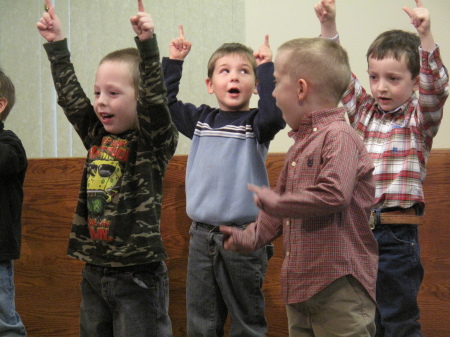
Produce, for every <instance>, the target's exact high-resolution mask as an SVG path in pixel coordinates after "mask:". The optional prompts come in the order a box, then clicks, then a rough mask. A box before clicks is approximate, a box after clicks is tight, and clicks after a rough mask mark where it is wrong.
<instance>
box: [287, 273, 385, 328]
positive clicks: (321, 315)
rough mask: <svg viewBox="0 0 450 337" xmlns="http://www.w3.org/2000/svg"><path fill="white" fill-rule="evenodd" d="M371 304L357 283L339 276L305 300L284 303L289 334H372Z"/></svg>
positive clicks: (353, 279)
mask: <svg viewBox="0 0 450 337" xmlns="http://www.w3.org/2000/svg"><path fill="white" fill-rule="evenodd" d="M375 308H376V305H375V303H374V301H373V300H372V298H371V297H370V296H369V294H368V293H367V291H366V290H365V289H364V287H363V286H362V285H361V283H359V282H358V281H357V280H356V279H355V278H354V277H353V276H351V275H347V276H344V277H341V278H339V279H337V280H335V281H334V282H332V283H331V284H330V285H328V286H327V287H326V288H325V289H324V290H322V291H321V292H319V293H317V294H316V295H314V296H313V297H311V298H310V299H309V300H307V301H306V302H302V303H294V304H289V305H287V306H286V312H287V317H288V325H289V337H343V336H345V337H373V336H375V322H374V318H375Z"/></svg>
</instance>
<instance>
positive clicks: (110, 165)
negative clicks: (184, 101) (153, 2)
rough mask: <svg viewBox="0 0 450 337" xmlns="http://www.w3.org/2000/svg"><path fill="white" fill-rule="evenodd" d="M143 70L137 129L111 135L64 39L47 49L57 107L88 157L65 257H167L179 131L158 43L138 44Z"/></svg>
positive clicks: (110, 260) (102, 260)
mask: <svg viewBox="0 0 450 337" xmlns="http://www.w3.org/2000/svg"><path fill="white" fill-rule="evenodd" d="M135 41H136V45H137V47H138V50H139V54H140V56H141V58H142V62H141V64H140V73H141V78H140V83H139V98H138V104H137V113H138V124H139V127H138V128H137V129H136V130H129V131H127V132H124V133H122V134H120V135H113V134H109V133H107V132H106V130H105V129H104V128H103V125H102V123H101V122H100V121H99V119H98V118H97V116H96V115H95V112H94V108H93V106H92V104H91V102H90V100H89V99H88V97H87V96H86V94H85V93H84V91H83V89H82V88H81V86H80V84H79V82H78V80H77V77H76V75H75V70H74V67H73V65H72V63H71V61H70V52H69V50H68V48H67V40H63V41H57V42H52V43H47V44H45V45H44V48H45V50H46V51H47V55H48V58H49V60H50V62H51V70H52V76H53V80H54V84H55V88H56V92H57V95H58V104H59V105H60V106H61V107H62V108H63V110H64V113H65V114H66V116H67V118H68V119H69V121H70V123H72V125H73V126H74V128H75V130H76V131H77V133H78V135H79V136H80V137H81V140H82V142H83V144H84V146H85V147H86V149H87V150H88V155H87V159H86V163H85V166H84V170H83V175H82V180H81V187H80V193H79V199H78V204H77V208H76V211H75V216H74V220H73V224H72V231H71V234H70V239H69V248H68V255H69V256H72V257H74V258H77V259H80V260H82V261H85V262H89V263H93V264H96V265H101V266H110V267H121V266H130V265H136V264H143V263H149V262H155V261H161V260H164V259H166V258H167V253H166V251H165V248H164V245H163V242H162V239H161V234H160V218H161V201H162V190H163V177H164V173H165V170H166V168H167V164H168V162H169V160H170V158H171V157H172V156H173V154H174V152H175V149H176V145H177V141H178V132H177V129H176V127H175V125H174V124H173V123H172V120H171V117H170V113H169V110H168V108H167V100H166V88H165V85H164V82H163V77H162V72H161V64H160V60H159V50H158V45H157V42H156V37H153V38H152V39H149V40H147V41H143V42H141V41H139V39H137V38H135Z"/></svg>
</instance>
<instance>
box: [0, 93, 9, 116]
mask: <svg viewBox="0 0 450 337" xmlns="http://www.w3.org/2000/svg"><path fill="white" fill-rule="evenodd" d="M7 105H8V101H7V100H6V99H5V98H0V114H1V113H2V112H3V110H5V108H6V106H7ZM0 120H1V118H0Z"/></svg>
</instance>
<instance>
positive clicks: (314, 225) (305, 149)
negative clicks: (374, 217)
mask: <svg viewBox="0 0 450 337" xmlns="http://www.w3.org/2000/svg"><path fill="white" fill-rule="evenodd" d="M344 114H345V109H344V108H336V109H331V110H325V111H316V112H313V113H312V114H309V115H308V116H305V117H304V118H303V120H302V125H301V126H300V128H299V130H298V131H297V132H291V133H290V136H291V137H292V138H294V140H295V143H294V145H293V146H292V147H291V148H290V149H289V151H288V153H287V158H286V162H285V165H284V168H283V169H282V171H281V173H280V177H279V180H278V183H277V187H276V190H275V191H276V192H277V193H278V194H280V198H279V200H278V202H277V204H276V206H275V209H276V210H278V211H279V213H280V214H292V215H291V217H289V218H286V217H284V218H277V217H274V216H270V215H268V214H267V213H265V212H264V211H261V212H260V213H259V215H258V218H257V221H256V223H253V224H251V225H249V226H248V227H247V229H246V230H244V231H242V230H239V229H236V228H234V229H233V230H234V231H233V238H234V240H235V243H236V244H237V245H238V247H240V248H241V249H244V250H253V249H257V248H259V247H263V246H264V245H266V244H267V243H269V242H271V241H273V240H275V239H276V238H277V237H278V236H280V235H281V234H283V246H284V255H285V258H284V262H283V266H282V270H281V284H282V291H283V301H284V302H285V304H290V303H299V302H304V301H306V300H308V299H309V298H310V297H311V296H313V295H314V294H316V293H317V292H319V291H321V290H323V289H324V288H325V287H326V286H327V285H329V284H330V283H331V282H333V281H334V280H336V279H337V278H339V277H342V276H345V275H349V274H351V275H353V276H354V277H355V278H356V279H357V280H359V281H360V282H361V284H362V285H363V286H364V287H365V288H366V289H367V291H368V293H369V294H370V295H371V296H372V298H373V299H374V300H375V282H376V275H377V265H378V247H377V243H376V241H375V238H374V236H373V234H372V231H371V229H370V228H369V225H368V219H369V213H370V210H371V207H372V202H373V195H374V192H375V186H374V181H373V176H372V171H373V163H372V161H371V159H370V157H369V155H368V154H367V151H366V149H365V147H364V144H363V142H362V140H361V139H360V137H358V135H357V133H356V132H355V131H354V130H353V129H352V128H351V126H350V125H348V123H346V121H345V118H344Z"/></svg>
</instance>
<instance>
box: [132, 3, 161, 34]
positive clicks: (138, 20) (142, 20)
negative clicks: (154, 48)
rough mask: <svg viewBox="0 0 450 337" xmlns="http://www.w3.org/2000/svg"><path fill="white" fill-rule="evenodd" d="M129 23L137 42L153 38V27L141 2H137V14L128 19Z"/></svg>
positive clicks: (151, 20)
mask: <svg viewBox="0 0 450 337" xmlns="http://www.w3.org/2000/svg"><path fill="white" fill-rule="evenodd" d="M130 22H131V27H133V30H134V32H135V33H136V35H137V36H138V38H139V40H141V41H145V40H148V39H151V38H152V37H153V33H154V30H155V25H154V23H153V19H152V17H151V16H150V14H149V13H147V12H145V8H144V4H143V3H142V0H138V13H137V14H136V15H134V16H132V17H131V18H130Z"/></svg>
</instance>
